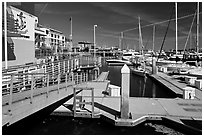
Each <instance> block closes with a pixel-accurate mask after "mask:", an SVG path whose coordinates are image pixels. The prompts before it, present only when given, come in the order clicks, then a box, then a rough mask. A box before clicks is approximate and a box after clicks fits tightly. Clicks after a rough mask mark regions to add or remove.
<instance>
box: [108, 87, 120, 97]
mask: <svg viewBox="0 0 204 137" xmlns="http://www.w3.org/2000/svg"><path fill="white" fill-rule="evenodd" d="M108 90H109V95H110V96H113V97H120V87H119V86H115V85H111V84H110V85H109V86H108Z"/></svg>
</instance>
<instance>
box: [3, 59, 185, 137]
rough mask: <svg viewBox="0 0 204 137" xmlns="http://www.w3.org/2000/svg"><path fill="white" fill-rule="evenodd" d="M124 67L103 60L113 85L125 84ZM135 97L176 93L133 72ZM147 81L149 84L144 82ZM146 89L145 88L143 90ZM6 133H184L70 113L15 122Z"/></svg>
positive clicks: (156, 124) (151, 123) (158, 124)
mask: <svg viewBox="0 0 204 137" xmlns="http://www.w3.org/2000/svg"><path fill="white" fill-rule="evenodd" d="M121 68H122V66H108V65H107V64H106V63H105V60H104V59H103V60H102V66H101V68H100V72H102V71H109V76H108V80H110V81H111V84H113V85H117V86H121V85H120V83H121V73H120V71H121ZM130 81H131V88H130V96H131V97H162V98H163V97H165V98H166V97H168V98H173V97H174V96H173V95H171V94H169V93H168V92H165V90H164V89H163V88H162V87H159V86H158V85H157V84H155V83H154V82H153V81H152V80H151V79H149V78H147V79H146V82H145V80H144V77H141V76H137V75H135V74H132V73H131V80H130ZM144 83H145V84H144ZM143 89H145V90H143ZM3 134H7V135H12V134H13V135H153V134H155V135H166V134H170V135H173V134H174V135H175V134H176V135H178V134H182V133H181V132H179V131H176V130H175V129H172V128H170V127H168V126H165V124H163V123H162V121H146V122H143V123H141V124H139V125H137V126H135V127H117V126H114V125H112V124H110V123H107V122H106V121H104V120H102V119H88V118H84V119H83V118H74V117H67V116H51V115H49V116H46V117H45V118H44V119H42V120H40V121H38V122H36V121H35V122H34V121H31V122H30V123H29V126H24V125H23V124H14V125H13V126H10V127H9V128H8V129H5V130H4V129H3Z"/></svg>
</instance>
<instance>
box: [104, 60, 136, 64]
mask: <svg viewBox="0 0 204 137" xmlns="http://www.w3.org/2000/svg"><path fill="white" fill-rule="evenodd" d="M106 62H107V63H108V65H116V66H120V65H124V64H126V65H129V66H131V65H133V63H132V62H130V61H128V60H122V59H108V60H106Z"/></svg>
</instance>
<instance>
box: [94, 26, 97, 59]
mask: <svg viewBox="0 0 204 137" xmlns="http://www.w3.org/2000/svg"><path fill="white" fill-rule="evenodd" d="M96 27H97V25H94V59H95V57H96V55H95V54H96V53H95V46H96V32H95V31H96Z"/></svg>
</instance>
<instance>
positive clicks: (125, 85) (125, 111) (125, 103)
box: [121, 64, 130, 119]
mask: <svg viewBox="0 0 204 137" xmlns="http://www.w3.org/2000/svg"><path fill="white" fill-rule="evenodd" d="M121 74H122V79H121V87H122V88H121V118H122V119H128V118H129V91H130V69H129V67H128V66H127V65H126V64H125V65H124V66H123V67H122V69H121Z"/></svg>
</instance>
